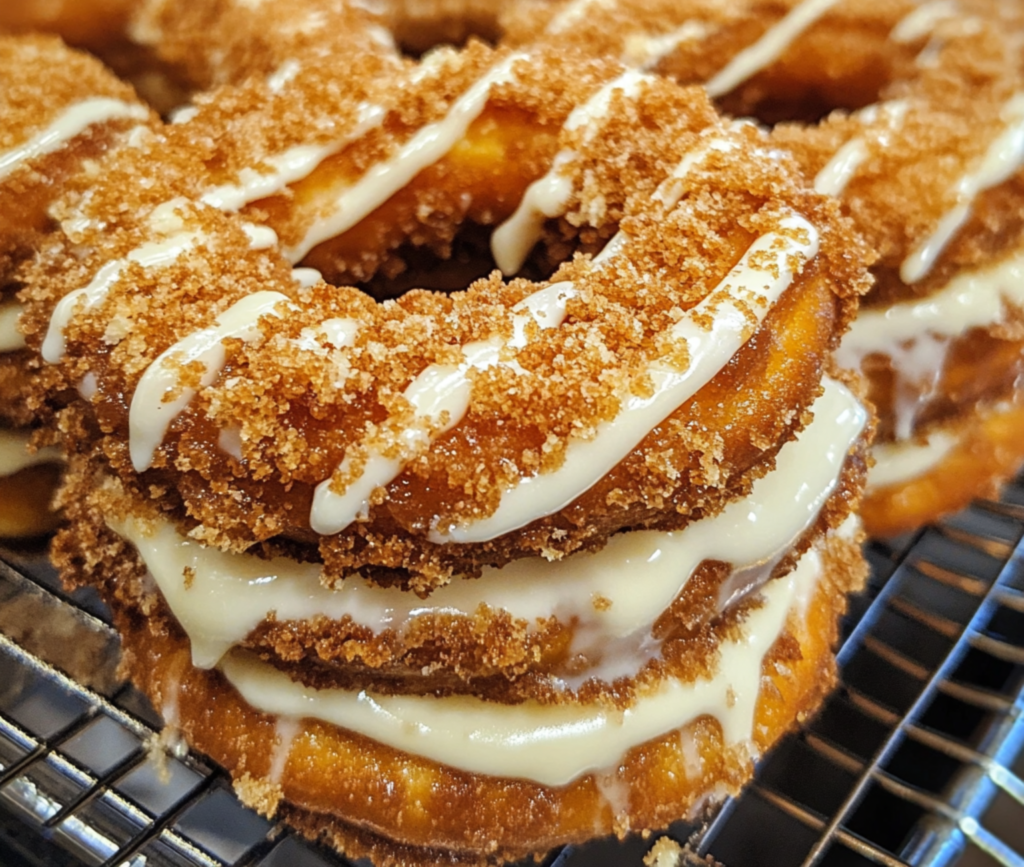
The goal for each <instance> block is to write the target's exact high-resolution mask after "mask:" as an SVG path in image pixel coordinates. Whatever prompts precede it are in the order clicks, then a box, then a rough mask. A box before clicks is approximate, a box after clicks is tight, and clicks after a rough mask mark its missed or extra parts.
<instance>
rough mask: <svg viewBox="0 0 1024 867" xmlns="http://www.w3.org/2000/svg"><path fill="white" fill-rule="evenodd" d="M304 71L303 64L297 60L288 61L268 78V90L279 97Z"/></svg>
mask: <svg viewBox="0 0 1024 867" xmlns="http://www.w3.org/2000/svg"><path fill="white" fill-rule="evenodd" d="M301 71H302V64H300V63H299V61H297V60H286V61H285V62H284V63H282V64H281V65H280V66H279V67H278V68H277V69H276V70H275V71H274V72H272V73H271V74H270V75H268V76H267V89H268V90H269V91H270V92H271V93H273V94H275V95H277V94H279V93H281V91H282V90H284V89H285V87H287V86H288V85H289V84H290V83H291V82H292V81H294V80H295V76H297V75H298V74H299V73H300V72H301Z"/></svg>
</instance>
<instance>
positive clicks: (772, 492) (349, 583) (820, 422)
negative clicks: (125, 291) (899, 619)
mask: <svg viewBox="0 0 1024 867" xmlns="http://www.w3.org/2000/svg"><path fill="white" fill-rule="evenodd" d="M813 413H814V419H813V421H812V422H811V423H810V424H809V425H808V426H807V428H805V429H804V431H803V432H801V434H800V436H799V438H798V439H797V440H795V441H794V442H790V443H787V444H786V445H784V446H783V447H782V449H781V450H780V451H779V454H778V458H777V465H776V469H775V470H774V471H773V472H771V473H769V474H768V475H766V476H765V477H763V478H761V479H758V480H757V481H756V482H754V486H753V489H752V490H751V492H750V493H749V494H748V495H747V496H745V497H742V498H740V499H738V500H736V501H735V502H733V503H730V504H729V505H728V506H726V507H725V509H724V510H723V511H722V512H721V513H719V514H718V515H716V516H714V517H711V518H705V519H704V520H701V521H697V522H695V523H693V524H691V525H690V526H689V527H687V528H685V529H683V530H680V531H677V532H655V531H637V532H632V533H621V534H619V535H616V536H613V537H612V538H610V539H609V540H608V544H607V545H606V546H605V547H604V548H603V549H602V550H600V551H598V552H596V553H585V554H575V555H573V556H571V557H566V558H565V559H563V560H558V561H552V562H549V561H546V560H541V559H539V558H527V559H522V560H516V561H513V562H512V563H509V564H508V565H506V566H504V567H503V568H501V569H484V573H483V575H482V576H481V577H480V578H478V579H476V580H473V581H467V580H460V579H456V580H453V581H451V582H450V583H449V584H447V585H445V586H444V587H441V588H439V589H438V590H435V591H434V592H433V593H432V594H431V595H430V597H429V598H428V599H425V600H424V599H420V598H419V597H417V596H415V595H414V594H412V593H406V592H403V591H401V590H397V589H395V588H384V587H380V586H379V585H375V584H372V583H370V582H367V581H366V580H365V579H363V578H361V577H360V576H358V575H350V576H348V577H347V578H346V579H345V580H344V581H342V582H340V584H339V585H338V587H337V589H328V588H326V587H324V586H323V585H322V584H321V582H320V567H319V566H318V565H316V564H311V563H298V562H295V561H293V560H289V559H287V558H284V557H277V558H274V559H271V560H261V559H259V558H256V557H252V556H249V555H245V554H233V553H227V552H224V551H219V550H217V549H213V548H207V547H204V546H203V545H201V544H199V543H197V542H194V541H192V540H190V539H188V538H185V537H183V536H181V535H180V534H179V533H178V532H177V530H176V529H175V528H174V526H173V525H172V524H170V523H169V522H166V521H158V522H156V523H155V524H154V525H152V526H150V525H148V524H146V523H144V522H140V521H136V520H133V519H127V520H125V521H120V522H113V521H112V522H111V524H110V526H111V528H112V529H113V530H114V531H115V532H117V533H118V534H119V535H121V536H122V537H123V538H124V539H126V540H128V541H129V542H131V543H132V544H133V545H134V546H135V548H136V549H137V550H138V552H139V556H140V557H141V558H142V560H143V562H144V563H145V564H146V567H147V569H148V570H149V572H150V574H151V575H152V576H153V579H154V581H155V582H156V585H157V587H159V589H160V592H161V595H162V596H163V597H164V599H165V600H166V601H167V604H168V605H169V606H170V608H171V611H172V612H173V613H174V616H175V618H176V619H177V621H178V622H179V623H180V624H181V626H182V628H183V629H184V630H185V632H186V633H187V634H188V636H189V639H190V641H191V644H192V658H193V662H194V664H195V665H197V666H199V667H203V668H208V667H211V666H213V665H215V664H216V663H217V662H218V660H219V659H220V658H221V657H222V656H223V655H224V653H226V652H227V650H228V649H229V648H231V647H232V646H234V645H236V644H238V643H239V642H241V641H242V640H243V639H244V638H245V637H246V636H247V635H248V634H249V633H250V632H251V631H252V630H253V629H255V628H256V626H257V625H258V624H259V623H261V622H262V621H263V620H264V619H265V618H266V617H267V616H268V615H269V614H270V613H271V612H274V613H275V615H276V617H277V620H278V621H286V620H310V619H313V618H317V617H327V618H330V619H331V620H341V619H343V618H345V617H349V618H351V619H352V620H353V621H354V622H355V623H357V624H359V625H362V626H365V627H367V628H369V629H372V630H373V631H374V632H377V633H379V632H382V631H384V630H386V629H395V630H398V631H399V632H401V631H402V630H404V629H405V628H407V627H408V626H409V624H410V623H411V621H412V620H414V619H415V618H417V617H420V616H425V615H435V614H450V615H462V616H466V617H470V616H472V615H473V614H474V613H475V612H476V611H477V610H478V609H479V608H480V606H482V605H487V606H489V607H490V608H491V609H492V610H503V611H507V612H508V613H509V614H510V615H511V616H512V617H514V618H517V619H519V620H523V621H526V622H527V623H529V624H534V623H537V622H538V621H540V620H544V619H547V618H549V617H558V618H559V620H560V621H562V622H566V623H569V622H574V623H575V624H576V625H575V630H576V635H577V638H576V640H575V643H574V647H573V651H574V652H578V653H582V654H584V655H585V656H586V657H588V658H589V659H590V660H592V662H593V663H594V665H595V668H594V669H593V670H590V671H588V672H586V674H585V675H584V676H585V677H592V676H597V677H601V678H602V679H605V680H609V681H610V680H613V679H614V677H616V676H620V675H635V674H636V672H637V671H638V670H639V669H640V668H641V666H642V661H643V659H644V658H649V656H650V652H651V651H654V652H656V651H657V649H658V645H657V643H654V644H653V646H645V641H646V640H647V639H649V638H650V630H651V627H652V625H653V624H654V622H655V620H656V619H657V618H658V617H659V616H660V615H661V613H662V612H663V611H664V610H665V609H666V608H668V606H669V605H670V603H671V602H672V600H673V599H675V598H676V597H677V596H678V595H679V593H680V592H681V591H682V589H683V588H684V587H685V586H686V582H687V581H688V580H689V576H690V575H691V574H692V572H693V570H694V569H696V567H697V566H698V565H699V564H700V563H701V562H702V561H703V560H706V559H713V560H721V561H724V562H729V563H733V564H735V574H736V575H744V574H746V573H748V572H749V571H750V570H751V569H758V576H757V578H756V579H754V580H751V579H750V578H749V577H748V578H747V579H746V580H745V581H744V582H743V587H742V588H739V587H737V586H735V585H732V586H730V585H729V584H728V582H727V588H726V589H723V594H722V597H723V598H722V607H723V608H725V607H728V606H729V605H731V604H734V603H735V602H736V601H738V600H739V599H740V598H742V597H743V596H745V595H748V594H749V593H750V592H752V591H754V590H756V589H757V588H758V587H759V586H760V585H761V584H763V583H764V581H766V580H767V579H768V577H769V575H770V574H771V571H772V569H773V568H774V567H775V565H776V564H777V563H778V562H779V560H780V559H781V557H782V556H783V555H784V554H785V553H786V552H787V551H789V550H790V549H791V548H792V546H793V544H794V542H795V541H796V540H797V539H798V538H799V537H800V535H802V534H803V532H804V531H805V530H806V529H807V528H808V527H809V526H810V525H811V523H812V522H813V521H814V520H815V519H816V517H817V515H818V513H819V511H820V509H821V507H822V505H823V504H824V503H825V501H826V500H827V499H828V498H829V496H830V495H831V493H832V491H833V490H834V489H835V485H836V482H837V479H838V477H839V474H840V472H841V469H842V465H843V462H844V460H845V458H846V455H847V453H848V451H849V449H850V448H851V446H852V445H853V443H854V442H855V441H856V439H857V437H858V436H859V435H860V433H861V431H862V429H863V427H864V423H865V419H866V413H865V411H864V409H863V407H861V406H860V404H859V403H858V402H857V401H856V399H855V398H854V397H853V395H852V394H850V392H849V391H848V390H847V389H846V388H845V387H844V386H843V385H841V384H840V383H838V382H836V381H834V380H828V379H826V380H825V392H824V394H823V395H822V396H821V397H820V398H819V399H818V400H817V401H816V403H815V404H814V406H813ZM780 504H785V507H784V508H781V507H780ZM186 573H187V574H188V575H189V576H190V577H189V581H188V582H187V583H186V580H185V575H186ZM633 574H637V575H639V574H642V575H643V582H644V592H643V593H637V592H636V591H635V587H634V586H633V585H632V584H631V583H630V582H624V581H623V580H622V576H623V575H633ZM595 597H601V598H604V599H606V600H608V602H609V603H610V604H609V605H608V606H604V607H600V608H595V606H593V605H592V604H591V600H592V599H594V598H595ZM646 644H647V645H650V644H651V642H649V641H646ZM602 657H605V658H604V659H603V660H602Z"/></svg>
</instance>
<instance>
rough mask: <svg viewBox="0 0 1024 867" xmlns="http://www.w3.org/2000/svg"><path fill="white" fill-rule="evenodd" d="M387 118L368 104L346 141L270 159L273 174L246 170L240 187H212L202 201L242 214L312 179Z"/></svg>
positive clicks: (297, 148)
mask: <svg viewBox="0 0 1024 867" xmlns="http://www.w3.org/2000/svg"><path fill="white" fill-rule="evenodd" d="M386 114H387V112H386V111H385V109H384V108H383V107H382V106H379V105H374V104H372V103H364V104H363V105H361V106H360V107H359V111H358V115H357V118H356V122H355V123H354V124H353V125H352V126H350V127H348V128H347V129H346V134H345V135H344V136H343V137H341V138H339V139H336V140H334V141H331V142H328V143H326V144H321V145H308V144H307V145H296V146H295V147H293V148H290V149H288V150H287V151H285V152H284V153H280V154H275V155H274V156H270V157H266V158H264V159H263V160H262V162H263V163H264V164H265V165H266V166H268V167H269V168H270V171H269V172H266V171H258V170H256V169H252V168H244V169H242V170H241V171H240V172H239V173H238V180H237V182H236V183H232V184H223V185H221V186H217V187H212V188H211V189H209V190H207V191H206V192H205V193H204V194H203V196H202V199H201V201H203V202H204V203H205V204H207V205H210V206H211V207H214V208H217V209H218V210H221V211H238V210H241V209H242V208H244V207H245V206H246V205H247V204H249V203H250V202H255V201H258V200H259V199H265V198H266V197H267V196H273V195H276V194H277V193H280V192H282V191H283V190H284V189H285V188H286V187H287V186H288V185H289V184H294V183H296V182H298V181H301V180H302V179H303V178H307V177H309V175H310V174H312V172H313V171H314V170H315V169H316V168H317V166H319V165H320V163H322V162H323V161H324V160H325V159H327V157H329V156H332V155H334V154H336V153H337V152H338V151H340V150H341V149H342V148H343V147H344V146H345V145H347V144H348V143H350V142H352V141H355V140H356V139H357V138H359V137H360V136H363V135H365V134H366V133H367V132H369V130H370V129H372V128H373V127H377V126H380V125H381V123H382V122H383V120H384V117H385V115H386Z"/></svg>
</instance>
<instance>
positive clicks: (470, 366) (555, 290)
mask: <svg viewBox="0 0 1024 867" xmlns="http://www.w3.org/2000/svg"><path fill="white" fill-rule="evenodd" d="M575 294H576V290H575V288H574V287H573V286H572V284H570V283H553V284H551V285H550V286H547V287H546V288H544V289H541V290H539V291H537V292H535V293H533V294H532V295H530V296H528V297H527V298H525V299H523V301H521V302H520V303H519V304H517V305H516V306H515V307H514V308H513V319H512V322H513V336H512V339H511V340H510V341H508V343H507V344H503V343H502V342H501V341H500V340H498V339H497V338H493V339H491V340H481V341H477V342H476V343H470V344H467V345H466V346H463V347H462V354H463V358H464V360H463V362H462V363H461V364H459V365H448V364H431V365H429V366H428V367H426V368H425V369H424V370H423V371H421V372H420V374H419V375H418V376H417V377H416V378H415V379H414V380H413V381H412V382H411V383H410V384H409V386H408V387H407V388H406V390H405V392H404V396H405V399H406V400H407V401H408V403H409V405H410V407H411V409H412V410H413V418H412V421H411V423H410V424H409V425H408V426H406V427H404V428H401V429H399V430H397V431H396V432H394V433H393V436H392V441H391V443H389V446H390V447H389V448H387V449H386V450H384V451H382V450H380V449H378V448H372V447H371V448H362V447H359V446H356V447H355V448H353V449H350V450H349V452H348V453H346V455H345V457H344V459H343V460H342V462H341V464H340V466H339V467H338V469H337V471H336V473H335V475H336V476H339V477H340V478H341V479H344V478H346V477H350V481H349V482H348V484H347V485H346V486H345V488H344V489H343V490H342V491H340V492H339V491H337V490H335V484H334V482H333V479H327V480H325V481H323V482H321V483H320V484H319V485H317V488H316V492H315V494H314V496H313V507H312V509H311V511H310V517H309V523H310V526H311V527H312V528H313V530H314V531H315V532H317V533H322V534H325V535H330V534H332V533H339V532H341V531H342V530H343V529H345V527H347V526H348V525H349V524H351V523H352V522H353V521H355V520H356V519H357V518H361V517H365V516H366V515H367V514H368V512H369V508H370V497H371V495H372V494H373V492H374V491H375V490H376V489H377V488H379V487H382V486H384V485H387V484H388V483H389V482H391V481H392V480H394V479H395V478H396V477H397V476H398V475H399V473H401V472H402V468H403V467H404V466H405V465H406V463H408V461H409V460H411V459H412V458H413V457H415V456H416V455H417V454H420V453H422V451H423V450H424V449H425V448H427V447H429V445H430V442H431V441H432V439H433V438H435V437H437V436H440V435H441V434H443V433H445V432H446V431H449V430H451V429H452V428H453V427H455V425H457V424H458V423H459V422H460V421H461V420H462V418H463V416H464V415H465V414H466V411H467V410H468V409H469V399H470V393H471V391H472V371H475V370H486V369H487V368H488V367H491V366H493V365H496V364H507V365H510V366H515V363H514V362H506V361H502V360H501V354H502V351H503V350H504V349H506V348H511V349H519V348H522V347H523V346H525V345H526V329H527V326H528V325H529V323H530V322H534V323H536V324H537V326H538V327H539V328H542V329H547V328H557V327H558V326H559V325H561V323H562V321H563V320H564V319H565V311H566V304H567V303H568V301H569V299H570V298H572V297H574V296H575ZM357 461H359V462H361V466H359V468H358V470H357V469H356V466H357Z"/></svg>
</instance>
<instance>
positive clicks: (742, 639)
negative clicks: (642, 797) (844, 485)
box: [221, 557, 820, 786]
mask: <svg viewBox="0 0 1024 867" xmlns="http://www.w3.org/2000/svg"><path fill="white" fill-rule="evenodd" d="M819 578H820V565H819V562H818V561H817V558H814V557H804V558H802V559H801V561H800V563H799V564H798V566H797V568H796V569H795V570H793V571H792V572H791V573H790V574H789V575H787V576H786V577H784V578H780V579H778V580H776V581H772V582H770V583H769V584H768V585H767V586H766V587H765V588H764V589H763V591H762V592H763V596H764V603H763V605H762V606H761V607H759V608H757V609H755V610H753V611H751V612H750V613H749V615H748V616H747V618H746V619H745V620H744V622H743V624H742V626H741V627H740V628H739V629H738V630H737V634H736V635H735V636H733V637H731V638H729V639H726V640H724V641H723V642H722V643H721V644H720V646H719V650H718V664H717V666H716V670H715V673H714V674H713V675H712V676H711V677H709V678H706V679H704V678H701V679H698V680H695V681H693V682H691V683H683V682H680V681H678V680H675V679H674V678H666V679H665V681H664V682H663V683H662V684H661V685H660V686H659V687H658V688H657V689H656V690H654V691H652V692H651V693H649V694H646V695H644V696H641V697H639V698H637V700H636V701H635V702H634V703H633V704H632V705H631V706H630V707H629V708H628V709H627V710H625V711H618V710H615V709H611V710H610V709H608V708H606V707H605V706H603V705H601V704H596V703H595V704H586V705H580V704H573V705H540V704H537V703H535V702H525V703H523V704H519V705H500V704H496V703H494V702H487V701H482V700H481V699H478V698H474V697H469V696H449V697H446V698H440V699H439V698H433V697H425V696H377V695H374V694H372V693H369V692H366V691H361V692H355V691H346V690H341V689H325V690H314V689H309V688H306V687H304V686H302V685H301V684H298V683H295V682H294V681H292V680H291V679H290V678H289V677H288V676H287V675H286V674H284V673H282V672H280V671H278V670H277V669H275V668H273V667H272V666H270V665H267V664H265V663H261V662H259V661H257V660H256V659H254V658H253V657H251V656H248V655H245V654H243V653H240V652H239V651H233V652H232V653H230V654H228V655H227V656H225V657H224V659H223V660H222V662H221V671H222V672H223V673H224V675H225V676H226V677H227V679H228V681H229V682H230V683H231V684H232V685H233V686H234V687H235V689H237V690H238V691H239V693H240V694H241V696H242V698H243V699H244V700H245V701H246V702H248V703H249V704H250V705H251V706H252V707H254V708H256V709H257V710H260V711H262V712H264V713H269V714H273V715H278V716H289V717H307V718H308V717H312V718H315V719H320V720H324V721H325V722H328V723H331V724H334V725H338V726H341V727H343V728H345V729H348V730H350V731H354V732H357V733H359V734H362V735H365V736H367V737H370V738H372V739H374V740H376V741H378V742H381V743H384V744H386V745H388V746H391V747H394V748H396V749H400V750H403V751H405V752H407V753H410V754H413V755H417V756H423V757H425V758H427V759H431V760H433V761H436V762H440V763H441V764H445V765H448V766H451V767H455V768H459V769H462V770H464V771H469V772H472V773H479V774H488V775H493V776H500V777H514V778H520V779H529V780H534V781H536V782H538V783H541V784H543V785H549V786H561V785H565V784H567V783H569V782H571V781H572V780H574V779H576V778H578V777H579V776H581V775H582V774H585V773H587V772H589V771H595V770H600V769H602V768H607V767H609V765H611V764H613V763H614V762H615V761H616V760H617V758H620V757H622V756H623V755H624V754H625V753H626V752H627V751H628V750H630V749H631V748H633V747H635V746H637V745H639V744H642V743H645V742H646V741H649V740H651V739H653V738H656V737H659V736H661V735H664V734H666V733H667V732H670V731H672V730H674V729H677V728H680V727H682V726H684V725H686V724H687V723H689V722H690V721H692V720H694V719H696V718H698V717H700V716H703V715H704V714H710V715H712V716H714V717H715V718H716V719H718V721H719V722H720V723H721V725H722V732H723V736H724V740H725V743H726V744H727V745H729V746H734V745H739V744H745V743H749V741H750V739H751V737H752V734H753V720H754V710H755V708H756V703H757V698H758V694H759V691H760V683H761V666H762V664H763V661H764V657H765V655H766V654H767V652H768V650H769V649H770V648H771V646H772V645H773V644H774V643H775V641H776V640H777V639H778V638H779V636H780V635H781V634H782V632H783V629H784V628H785V625H786V621H787V616H788V615H789V612H790V610H791V609H792V608H793V607H794V605H795V604H796V603H797V601H798V600H801V599H804V598H806V597H807V596H809V595H810V592H811V588H813V587H814V586H816V584H817V582H818V580H819Z"/></svg>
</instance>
